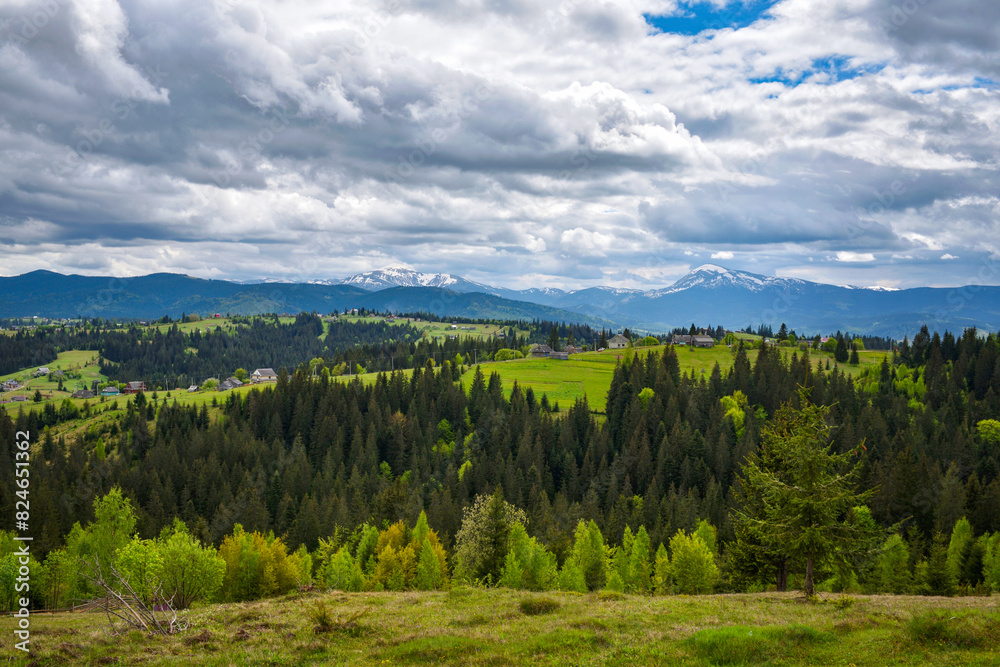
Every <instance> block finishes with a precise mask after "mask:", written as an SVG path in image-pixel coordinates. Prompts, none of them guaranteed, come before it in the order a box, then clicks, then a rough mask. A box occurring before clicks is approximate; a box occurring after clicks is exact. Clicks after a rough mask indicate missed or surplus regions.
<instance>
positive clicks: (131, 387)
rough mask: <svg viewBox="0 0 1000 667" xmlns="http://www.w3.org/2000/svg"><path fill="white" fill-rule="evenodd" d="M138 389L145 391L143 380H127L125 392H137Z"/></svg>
mask: <svg viewBox="0 0 1000 667" xmlns="http://www.w3.org/2000/svg"><path fill="white" fill-rule="evenodd" d="M140 391H146V383H145V382H129V383H128V385H126V386H125V393H126V394H138V393H139V392H140Z"/></svg>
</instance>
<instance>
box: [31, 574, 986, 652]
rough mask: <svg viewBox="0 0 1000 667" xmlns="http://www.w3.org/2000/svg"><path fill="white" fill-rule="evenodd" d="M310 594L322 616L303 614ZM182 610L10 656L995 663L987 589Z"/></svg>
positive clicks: (441, 595)
mask: <svg viewBox="0 0 1000 667" xmlns="http://www.w3.org/2000/svg"><path fill="white" fill-rule="evenodd" d="M539 600H540V601H541V602H545V604H544V605H541V604H538V602H539ZM321 604H322V605H323V611H325V613H326V615H327V618H326V619H325V620H324V623H323V625H319V624H318V623H317V621H316V620H315V619H316V618H318V613H319V610H320V605H321ZM539 610H540V611H539ZM186 618H187V620H188V621H189V624H190V625H189V627H188V629H187V630H185V631H184V632H181V633H179V634H177V635H173V636H169V637H162V636H153V635H148V634H145V633H141V632H130V633H127V634H124V635H121V636H118V637H114V636H109V634H108V633H107V631H106V628H107V621H106V620H105V618H104V617H103V616H102V615H100V614H97V613H65V612H63V613H54V614H43V615H37V616H32V619H31V640H32V644H31V645H32V650H33V654H32V655H30V656H27V657H25V658H19V657H17V656H15V657H14V658H13V659H14V661H15V662H14V664H27V663H29V662H31V661H34V662H33V663H32V664H79V665H82V664H89V665H97V664H145V665H177V664H185V665H261V664H268V665H331V664H336V665H358V666H365V665H430V664H434V665H470V666H477V665H482V666H486V665H489V666H491V667H507V666H510V667H515V666H517V667H519V666H520V665H696V666H701V665H704V666H708V665H856V666H861V665H878V666H882V665H956V666H958V665H962V666H965V665H980V666H985V665H1000V654H998V653H997V652H996V650H995V648H996V645H997V641H998V639H1000V637H998V632H1000V613H998V611H997V605H996V601H995V599H994V598H920V597H906V596H858V597H856V598H853V597H840V596H833V595H821V597H820V598H819V600H818V601H817V602H814V603H809V602H806V601H804V600H803V599H802V598H801V596H799V595H798V594H796V593H762V594H741V595H704V596H695V597H688V596H667V597H651V596H634V595H622V594H620V593H611V592H606V591H605V592H596V593H590V594H586V595H581V594H572V593H559V592H550V593H546V594H544V597H542V598H539V596H538V595H537V594H532V593H528V592H526V591H514V590H509V589H480V588H467V587H461V586H459V587H455V588H452V589H451V590H449V591H442V592H430V593H418V592H409V593H339V592H325V593H320V592H310V593H293V594H290V595H288V596H285V597H281V598H275V599H271V600H262V601H258V602H248V603H242V604H225V605H208V606H203V607H200V608H196V609H194V610H192V611H191V612H189V613H187V614H186Z"/></svg>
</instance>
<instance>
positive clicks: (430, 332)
mask: <svg viewBox="0 0 1000 667" xmlns="http://www.w3.org/2000/svg"><path fill="white" fill-rule="evenodd" d="M342 317H343V318H344V319H346V320H347V321H348V322H381V321H383V320H385V318H384V317H360V316H357V315H353V316H347V317H344V316H342ZM394 323H395V324H397V325H403V324H409V325H411V326H413V327H415V328H416V329H419V330H420V331H421V333H424V332H426V334H427V336H428V337H429V338H436V339H438V340H445V339H447V337H448V336H459V337H461V338H476V339H482V340H487V339H489V338H490V337H492V336H495V335H496V334H497V333H499V332H500V331H501V330H503V331H504V332H506V331H507V329H506V328H504V327H501V326H500V325H498V324H461V323H457V324H456V327H457V328H456V329H452V328H451V322H450V321H449V322H429V321H427V320H420V321H419V322H411V321H410V320H408V319H407V318H399V319H397V320H395V322H394ZM463 327H464V329H463ZM471 327H475V329H472V328H471ZM515 332H516V333H517V335H518V336H524V335H526V334H527V333H528V332H527V330H525V329H515Z"/></svg>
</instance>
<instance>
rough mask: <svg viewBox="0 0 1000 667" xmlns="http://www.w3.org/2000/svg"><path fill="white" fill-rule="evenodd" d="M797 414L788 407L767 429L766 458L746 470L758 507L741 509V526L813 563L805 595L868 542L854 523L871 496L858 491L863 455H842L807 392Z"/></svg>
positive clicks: (802, 392)
mask: <svg viewBox="0 0 1000 667" xmlns="http://www.w3.org/2000/svg"><path fill="white" fill-rule="evenodd" d="M799 402H800V404H801V405H802V406H803V407H801V408H800V409H795V408H794V407H792V405H791V404H790V403H787V404H785V405H783V406H782V407H781V408H780V409H779V410H778V412H777V413H776V414H775V416H774V419H773V420H772V421H771V422H770V423H768V424H767V425H766V426H765V427H764V429H763V430H762V434H761V435H762V443H761V452H760V454H759V455H756V456H754V457H752V458H751V459H750V460H749V461H748V462H747V463H746V464H745V465H744V466H743V470H742V480H741V481H742V484H743V487H744V495H745V496H746V497H748V498H751V499H753V500H754V501H755V502H754V503H753V504H751V505H749V506H744V507H743V508H742V509H740V510H738V511H737V512H736V514H735V516H734V519H735V521H736V522H737V523H739V524H742V525H743V526H745V527H747V528H748V529H749V531H750V533H751V535H752V536H753V537H754V538H755V539H757V540H759V541H760V542H761V543H762V544H764V545H766V546H767V547H769V548H770V549H772V550H775V551H776V552H778V553H780V554H783V555H785V556H786V557H788V558H790V559H795V560H803V561H805V566H806V569H805V580H804V589H805V593H806V595H808V596H812V595H813V594H814V593H815V583H814V576H813V575H814V571H815V567H816V565H817V564H823V563H831V564H832V563H839V562H843V561H844V559H845V558H846V556H847V554H848V553H849V552H850V551H851V550H852V549H854V548H856V547H857V546H858V545H859V544H860V543H861V542H863V541H864V540H866V539H867V537H868V536H867V535H866V534H863V533H865V531H864V530H863V529H862V528H861V527H859V526H858V525H855V524H854V522H852V521H851V512H850V510H851V508H852V507H854V506H856V505H859V504H860V503H862V502H863V501H864V500H865V498H867V497H868V496H869V495H870V493H858V492H857V491H855V484H856V481H855V480H856V478H857V476H858V474H859V471H860V465H861V462H860V461H855V462H854V463H853V465H852V464H851V459H853V458H854V457H856V456H857V455H858V449H855V450H853V451H848V452H845V453H843V454H835V453H834V452H833V451H832V448H831V445H830V430H831V429H830V427H829V426H827V424H826V421H825V419H826V417H827V415H828V414H829V411H830V409H829V408H827V407H820V406H816V405H811V404H810V403H809V395H808V392H807V390H805V389H800V391H799Z"/></svg>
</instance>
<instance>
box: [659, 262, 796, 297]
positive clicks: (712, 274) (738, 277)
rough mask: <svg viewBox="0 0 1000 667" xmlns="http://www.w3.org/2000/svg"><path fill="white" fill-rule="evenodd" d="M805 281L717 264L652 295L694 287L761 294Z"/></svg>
mask: <svg viewBox="0 0 1000 667" xmlns="http://www.w3.org/2000/svg"><path fill="white" fill-rule="evenodd" d="M804 284H805V281H804V280H799V279H798V278H777V277H772V276H762V275H760V274H757V273H750V272H748V271H734V270H732V269H727V268H725V267H722V266H718V265H716V264H703V265H702V266H699V267H698V268H696V269H694V270H693V271H691V272H690V273H688V274H687V275H685V276H684V277H682V278H681V279H680V280H678V281H677V282H675V283H674V284H673V285H671V286H670V287H666V288H664V289H661V290H654V291H653V292H650V294H655V295H656V296H663V295H665V294H673V293H675V292H681V291H683V290H688V289H691V288H692V287H709V288H718V287H741V288H743V289H747V290H750V291H752V292H760V291H761V290H764V289H768V288H774V287H776V288H778V289H785V288H788V287H793V286H799V285H804Z"/></svg>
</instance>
